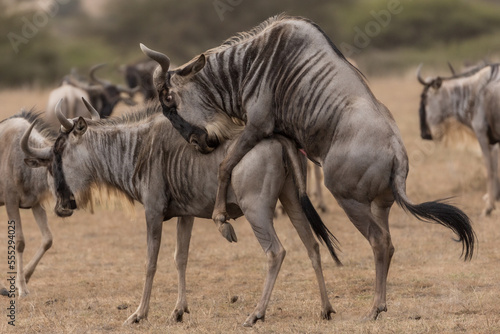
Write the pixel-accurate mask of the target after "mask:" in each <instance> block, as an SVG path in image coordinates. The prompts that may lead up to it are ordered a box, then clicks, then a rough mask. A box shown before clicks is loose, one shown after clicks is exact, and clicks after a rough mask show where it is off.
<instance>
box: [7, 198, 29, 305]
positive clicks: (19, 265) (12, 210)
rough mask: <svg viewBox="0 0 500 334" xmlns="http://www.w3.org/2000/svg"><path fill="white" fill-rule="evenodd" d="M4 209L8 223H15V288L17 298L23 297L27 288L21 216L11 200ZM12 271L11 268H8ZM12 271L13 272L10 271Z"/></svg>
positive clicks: (15, 204) (15, 203) (26, 292)
mask: <svg viewBox="0 0 500 334" xmlns="http://www.w3.org/2000/svg"><path fill="white" fill-rule="evenodd" d="M5 208H6V209H7V216H8V217H9V221H15V228H16V229H15V231H16V256H17V258H16V260H17V262H16V269H17V276H16V287H17V290H18V294H19V297H25V296H27V295H28V294H29V291H28V288H27V286H26V278H25V276H24V267H23V266H24V262H23V253H24V247H25V245H26V244H25V241H24V234H23V228H22V224H21V215H20V213H19V207H18V203H17V202H15V201H13V200H11V201H9V202H7V203H5ZM9 269H12V268H9ZM12 271H13V270H12Z"/></svg>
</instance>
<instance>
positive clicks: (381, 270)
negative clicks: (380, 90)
mask: <svg viewBox="0 0 500 334" xmlns="http://www.w3.org/2000/svg"><path fill="white" fill-rule="evenodd" d="M141 48H142V50H143V52H144V53H145V54H146V55H148V56H149V57H150V58H152V59H154V60H156V61H157V62H158V63H159V65H160V66H159V67H158V68H157V69H156V71H155V75H154V84H155V87H156V89H157V90H158V94H159V99H160V102H161V104H162V107H163V112H164V114H165V116H166V117H168V118H169V119H170V120H171V121H172V122H173V123H174V126H176V127H177V128H178V129H181V130H184V131H185V129H186V128H187V127H191V128H190V129H191V131H185V132H184V134H183V136H184V138H185V139H186V140H188V141H189V142H191V143H192V144H194V145H196V146H197V147H198V149H199V150H200V151H202V152H204V153H208V152H211V151H212V150H213V149H214V148H215V147H216V146H217V145H218V144H219V143H220V142H221V141H223V140H224V139H226V138H227V137H228V133H230V130H231V129H234V127H235V125H234V122H233V121H232V120H233V118H237V119H238V120H239V121H241V122H244V123H245V127H244V130H243V131H242V133H241V135H240V136H239V137H238V139H237V140H236V143H235V144H234V146H232V148H231V149H230V150H229V152H228V154H227V156H226V158H225V159H224V160H223V162H222V163H221V165H220V168H219V188H218V193H217V201H216V203H215V208H214V213H213V219H214V220H215V222H216V224H217V225H218V227H219V230H220V231H221V232H222V233H223V235H224V236H226V238H228V237H229V238H230V236H231V233H228V230H230V227H228V225H229V224H228V223H227V222H226V221H227V218H228V216H227V212H226V211H227V210H226V197H227V193H226V192H227V187H228V184H229V180H230V176H231V171H232V169H233V168H234V166H235V165H236V164H237V163H238V162H239V161H240V160H241V159H242V158H243V157H244V156H245V154H247V152H248V151H249V150H250V149H251V148H252V147H253V146H254V145H255V144H256V143H258V142H259V141H260V140H262V139H263V138H265V137H267V136H270V135H271V134H273V133H279V134H283V135H285V136H287V137H289V138H291V139H292V140H294V141H295V142H296V143H297V145H298V146H299V147H301V148H303V149H304V150H305V152H306V153H307V156H308V157H309V158H310V159H312V160H315V161H317V162H318V163H319V164H321V165H322V166H323V172H324V178H325V185H326V187H327V188H328V189H329V190H330V192H331V193H332V194H333V196H334V197H335V198H336V200H337V201H338V203H339V204H340V206H341V207H342V208H343V209H344V211H345V212H346V214H347V216H348V217H349V219H350V220H351V221H352V223H353V224H354V225H355V226H356V227H357V228H358V230H359V231H360V232H361V233H362V234H363V236H364V237H365V238H366V239H367V240H368V241H369V242H370V245H371V247H372V250H373V253H374V258H375V267H376V268H375V271H376V283H375V296H374V301H373V304H372V306H371V308H370V310H369V312H368V313H367V316H366V317H367V318H368V319H376V318H377V317H378V315H379V313H380V312H383V311H386V310H387V306H386V282H387V274H388V271H389V265H390V262H391V259H392V255H393V253H394V246H393V244H392V240H391V236H390V232H389V211H390V208H391V207H392V205H393V203H394V202H397V203H398V204H399V205H400V206H401V207H403V208H404V209H405V210H407V211H408V212H409V213H411V214H412V215H414V216H416V217H418V218H420V219H423V220H425V221H430V222H434V223H439V224H442V225H444V226H446V227H449V228H450V229H452V230H453V231H454V232H455V233H456V234H457V235H458V237H459V240H461V241H462V245H463V247H464V250H465V258H466V259H469V258H470V257H471V255H472V251H473V247H474V240H475V235H474V232H473V230H472V227H471V225H470V221H469V218H468V217H467V215H466V214H465V213H464V212H462V211H461V210H459V209H458V208H456V207H454V206H451V205H448V204H445V203H443V202H440V201H433V202H426V203H422V204H417V205H416V204H413V203H412V202H411V201H410V199H409V198H408V197H407V196H406V190H405V188H406V177H407V174H408V157H407V154H406V150H405V147H404V145H403V142H402V139H401V135H400V133H399V129H398V128H397V126H396V123H395V121H394V119H393V117H392V115H391V114H390V112H389V110H388V109H387V108H386V107H385V106H384V105H383V104H382V103H381V102H379V101H378V100H377V99H376V98H375V97H374V96H373V94H372V92H371V91H370V89H369V87H368V86H367V84H366V82H365V81H364V78H363V77H362V75H361V74H360V72H359V71H358V70H357V69H356V68H355V67H353V66H352V65H351V64H350V63H349V62H348V61H347V60H346V59H345V57H344V56H343V55H342V53H341V52H340V51H339V50H338V49H337V48H336V47H335V45H334V44H333V43H332V42H331V41H330V39H329V38H328V37H327V36H326V34H325V33H324V32H323V31H322V30H321V29H320V28H319V27H318V26H317V25H316V24H314V23H313V22H311V21H309V20H307V19H303V18H296V17H287V16H283V15H280V16H276V17H272V18H270V19H268V20H267V21H265V22H264V23H262V24H260V25H259V26H257V27H256V28H254V29H253V30H251V31H249V32H246V33H241V34H240V35H238V36H236V37H233V38H232V39H229V40H228V41H226V42H225V43H223V44H222V45H221V46H219V47H216V48H214V49H211V50H208V51H207V52H205V53H203V54H201V55H200V56H197V57H195V58H194V59H193V60H191V61H190V62H188V63H187V64H185V65H184V66H181V67H180V68H177V69H174V70H172V71H169V66H170V60H169V58H168V57H167V56H165V55H164V54H161V53H159V52H156V51H152V50H150V49H148V48H146V47H145V46H144V45H141Z"/></svg>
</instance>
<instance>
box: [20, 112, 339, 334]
mask: <svg viewBox="0 0 500 334" xmlns="http://www.w3.org/2000/svg"><path fill="white" fill-rule="evenodd" d="M60 106H61V104H59V108H60ZM89 108H90V110H92V108H91V106H90V105H89ZM56 114H57V116H58V119H59V120H61V123H62V130H63V131H62V133H61V134H60V135H59V137H58V138H57V139H56V141H55V144H54V147H53V148H52V147H46V148H45V151H46V152H53V153H52V159H51V161H45V160H44V161H45V163H46V164H53V166H54V167H53V170H54V182H55V184H57V185H58V186H56V187H55V188H56V190H57V191H56V196H57V199H58V203H62V206H61V208H58V207H56V213H58V212H59V209H64V210H65V211H64V212H66V211H71V210H72V208H71V207H68V206H67V205H66V204H68V203H69V199H70V198H68V196H72V194H73V193H74V194H75V196H76V198H77V199H78V198H80V196H79V195H78V194H79V193H81V192H83V193H86V192H88V190H89V189H91V188H92V187H93V186H107V187H112V188H115V189H118V190H119V191H121V192H122V193H124V194H125V195H126V196H127V198H129V199H130V200H135V201H138V202H140V203H142V204H143V205H144V208H145V213H146V224H147V245H148V252H147V253H148V255H147V265H146V268H147V269H146V280H145V284H144V290H143V296H142V299H141V303H140V305H139V307H138V308H137V310H136V311H135V312H134V313H133V314H132V315H131V316H130V317H129V318H128V320H127V321H126V323H128V324H130V323H134V322H138V321H140V320H142V319H145V318H146V317H147V314H148V310H149V300H150V296H151V289H152V284H153V278H154V274H155V271H156V263H157V258H158V252H159V248H160V242H161V231H162V224H163V221H165V220H168V219H170V218H172V217H180V218H179V220H178V223H177V229H178V236H177V239H178V243H177V246H176V251H175V263H176V266H177V270H178V279H179V296H178V300H177V304H176V306H175V309H174V311H173V313H172V317H173V318H174V319H176V320H177V321H180V320H182V316H183V313H184V312H188V307H187V301H186V285H185V271H186V264H187V255H188V247H189V240H190V237H191V229H192V226H193V220H194V216H196V217H201V218H209V217H210V216H211V214H212V210H213V205H214V203H215V195H216V191H217V166H218V164H219V163H220V161H222V159H223V157H224V156H225V154H226V151H227V149H228V148H229V146H230V145H231V143H230V142H226V143H225V144H223V145H221V146H220V147H219V148H218V149H217V150H215V151H214V152H213V154H210V155H205V154H201V153H200V152H198V151H197V150H195V149H194V148H192V147H191V145H189V144H187V143H186V141H185V140H184V139H183V138H182V137H181V136H180V135H179V133H178V132H177V131H175V129H174V128H173V127H172V124H171V123H170V121H168V120H167V119H165V117H164V116H163V115H162V113H161V107H160V106H159V104H158V103H155V104H151V103H150V104H145V106H144V107H142V111H141V110H139V111H137V112H134V113H131V114H129V115H128V116H124V117H121V118H118V119H109V120H103V121H96V120H88V121H86V120H84V119H83V118H81V117H80V118H78V119H74V120H68V119H66V118H65V117H64V116H63V115H62V113H61V111H60V109H58V111H57V112H56ZM93 114H94V116H93V118H94V119H95V118H98V117H99V115H98V113H97V112H96V111H95V110H94V111H93ZM29 136H30V129H28V130H27V131H26V133H25V135H24V137H25V138H29ZM45 154H48V153H43V152H41V153H39V154H38V155H35V156H34V158H36V157H37V156H39V155H41V156H42V157H44V156H45ZM44 161H42V162H41V163H44ZM293 178H295V179H296V183H297V185H298V191H297V188H296V186H295V183H294V181H293ZM256 179H264V181H263V182H262V183H259V182H255V180H256ZM232 189H233V191H230V193H229V195H230V196H229V197H228V199H229V205H228V208H229V209H230V210H229V214H230V216H231V217H232V218H237V217H240V216H241V215H243V214H244V215H245V218H246V219H247V220H248V221H249V222H250V224H251V226H252V229H253V231H254V233H255V235H256V237H257V239H258V240H259V243H260V244H261V246H262V248H263V250H264V252H265V253H266V256H267V259H268V272H267V276H266V280H265V285H264V290H263V292H262V296H261V299H260V301H259V303H258V304H257V306H256V308H255V310H254V311H253V312H252V313H251V314H250V315H249V316H248V318H247V319H246V321H245V325H247V326H252V325H253V324H254V323H255V322H256V321H257V320H259V319H261V320H264V317H265V312H266V308H267V304H268V302H269V299H270V296H271V292H272V289H273V287H274V283H275V281H276V277H277V275H278V272H279V270H280V267H281V264H282V262H283V259H284V257H285V249H284V248H283V246H282V245H281V243H280V241H279V239H278V236H277V235H276V232H275V230H274V227H273V214H274V207H275V205H276V202H277V200H278V198H279V199H280V201H281V203H282V204H283V206H284V208H285V211H286V212H287V214H288V215H289V217H290V220H291V221H292V224H293V225H294V227H295V229H296V230H297V232H298V234H299V236H300V238H301V240H302V242H303V243H304V245H305V246H306V248H307V252H308V255H309V258H310V259H311V262H312V264H313V268H314V271H315V273H316V278H317V281H318V284H319V289H320V295H321V315H322V317H323V318H330V314H331V313H333V312H334V311H333V308H332V306H331V304H330V302H329V300H328V295H327V292H326V287H325V282H324V278H323V272H322V269H321V258H320V253H319V246H318V243H317V242H316V240H315V239H314V236H313V234H312V233H311V228H312V229H313V231H314V232H315V233H316V235H317V236H318V238H319V239H320V240H321V241H322V242H324V243H325V244H326V245H327V247H328V249H329V251H330V254H331V255H332V257H333V258H334V259H335V261H336V262H337V263H339V264H340V261H339V260H338V258H337V255H336V254H335V250H334V245H335V241H336V240H335V238H334V236H333V235H332V234H331V233H330V231H328V229H327V228H326V227H325V225H324V224H323V222H322V221H321V218H320V217H319V215H318V214H317V212H316V211H315V210H314V207H313V206H312V204H311V203H310V202H309V200H308V198H307V195H306V190H305V182H304V180H303V176H302V175H301V170H300V162H299V160H298V157H297V150H296V148H295V147H294V145H293V144H292V143H291V142H290V141H289V140H288V139H286V138H281V139H278V140H277V139H269V140H266V141H264V142H262V143H260V144H259V145H258V146H256V147H255V148H254V149H253V150H251V151H250V152H249V154H248V156H247V157H245V159H243V160H242V161H241V162H240V164H238V166H237V167H236V168H235V169H234V171H233V178H232ZM297 192H298V193H297ZM298 195H300V198H301V203H299V196H298ZM77 204H78V205H80V203H77ZM308 221H309V224H310V226H309V224H308Z"/></svg>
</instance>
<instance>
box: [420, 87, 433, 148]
mask: <svg viewBox="0 0 500 334" xmlns="http://www.w3.org/2000/svg"><path fill="white" fill-rule="evenodd" d="M429 88H430V85H427V86H425V87H424V91H423V92H422V95H420V109H419V111H418V113H419V117H420V137H422V139H426V140H432V134H431V130H430V129H429V126H428V125H427V119H426V118H427V115H426V110H425V104H426V103H427V91H428V90H429Z"/></svg>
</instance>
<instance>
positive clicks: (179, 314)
mask: <svg viewBox="0 0 500 334" xmlns="http://www.w3.org/2000/svg"><path fill="white" fill-rule="evenodd" d="M184 313H188V314H189V309H188V308H187V307H186V308H185V309H178V308H176V309H175V310H174V311H173V312H172V314H171V315H170V318H171V319H172V320H173V321H175V322H182V320H183V319H182V318H183V316H184Z"/></svg>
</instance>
